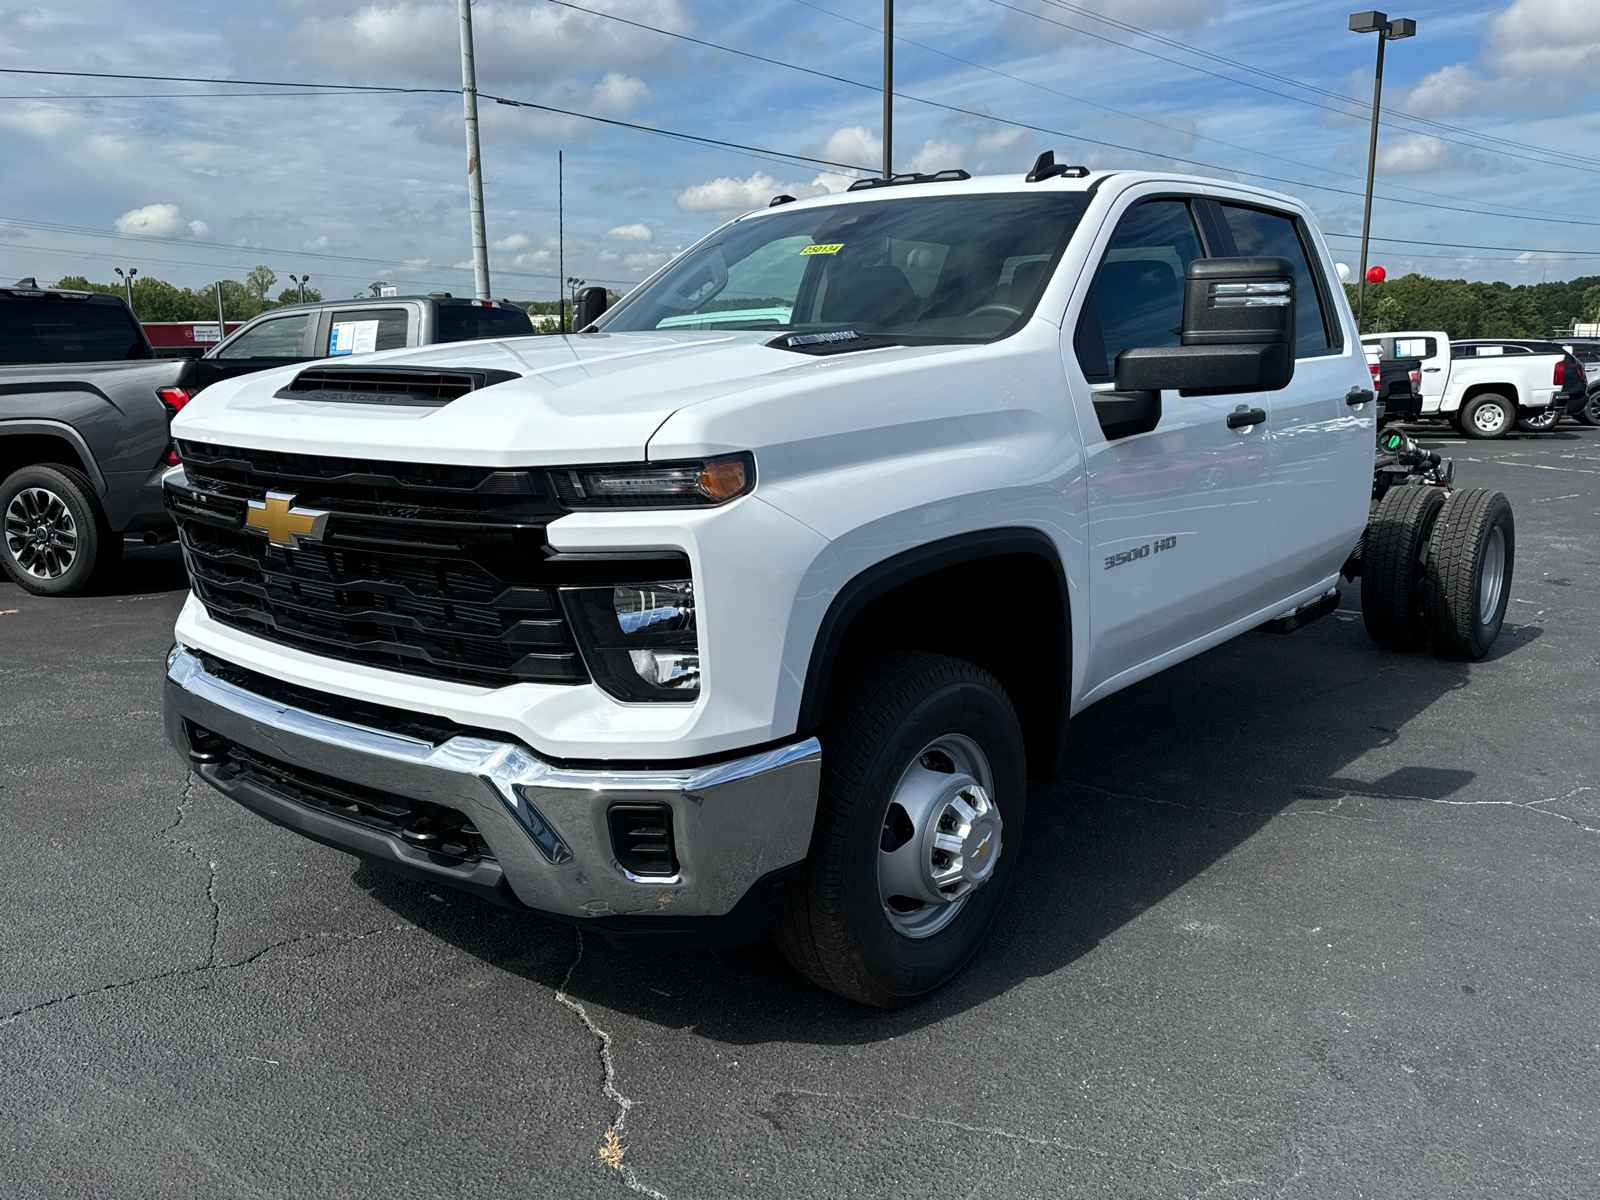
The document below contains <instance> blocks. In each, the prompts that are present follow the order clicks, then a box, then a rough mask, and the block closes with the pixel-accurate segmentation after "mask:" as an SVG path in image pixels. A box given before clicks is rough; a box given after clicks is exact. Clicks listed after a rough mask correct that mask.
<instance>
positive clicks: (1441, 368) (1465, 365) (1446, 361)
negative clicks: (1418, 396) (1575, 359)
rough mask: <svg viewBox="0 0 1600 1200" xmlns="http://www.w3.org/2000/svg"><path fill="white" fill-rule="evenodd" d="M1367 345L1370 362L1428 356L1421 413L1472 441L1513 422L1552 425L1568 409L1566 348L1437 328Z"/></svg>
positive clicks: (1372, 339) (1369, 339) (1371, 337)
mask: <svg viewBox="0 0 1600 1200" xmlns="http://www.w3.org/2000/svg"><path fill="white" fill-rule="evenodd" d="M1362 344H1363V345H1364V346H1365V347H1366V352H1367V359H1368V361H1369V362H1377V361H1379V360H1380V359H1393V358H1415V359H1419V360H1421V363H1422V366H1421V374H1422V388H1421V391H1422V411H1421V414H1420V418H1421V419H1422V420H1427V419H1429V418H1435V419H1440V420H1445V421H1448V422H1449V423H1450V424H1451V426H1453V427H1454V428H1455V429H1456V430H1457V431H1458V432H1460V433H1463V434H1465V435H1466V436H1467V437H1470V438H1500V437H1504V436H1505V435H1506V434H1507V433H1509V432H1510V431H1511V429H1512V428H1513V427H1514V426H1515V427H1518V428H1521V429H1524V430H1528V431H1539V430H1544V429H1549V428H1551V427H1552V426H1554V425H1555V423H1556V422H1557V421H1559V420H1560V419H1561V414H1562V412H1563V411H1564V410H1565V407H1566V403H1567V398H1566V387H1565V381H1564V376H1565V373H1566V355H1565V354H1564V353H1563V352H1562V350H1561V347H1559V346H1554V345H1552V346H1551V347H1550V348H1549V350H1548V351H1541V350H1540V349H1539V348H1537V347H1535V346H1530V345H1519V344H1517V343H1515V342H1508V341H1499V340H1490V339H1484V340H1470V339H1468V340H1458V341H1455V342H1452V341H1451V340H1450V337H1449V335H1448V334H1446V333H1444V332H1442V331H1438V330H1425V331H1422V332H1414V331H1413V332H1408V333H1386V334H1383V335H1381V336H1378V335H1375V334H1368V335H1367V336H1366V337H1364V338H1362ZM1413 419H1416V418H1413V417H1407V420H1413Z"/></svg>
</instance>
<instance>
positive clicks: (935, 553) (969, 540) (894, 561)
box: [798, 525, 1072, 758]
mask: <svg viewBox="0 0 1600 1200" xmlns="http://www.w3.org/2000/svg"><path fill="white" fill-rule="evenodd" d="M999 555H1026V556H1030V557H1033V558H1038V559H1042V560H1044V562H1045V563H1046V564H1048V566H1049V568H1050V570H1051V572H1052V573H1053V575H1054V577H1055V580H1056V587H1057V595H1058V599H1059V601H1060V604H1061V616H1062V629H1061V646H1062V661H1061V663H1060V664H1059V669H1060V672H1061V695H1060V697H1059V701H1058V702H1059V705H1060V708H1059V721H1058V722H1057V725H1058V726H1065V724H1066V721H1067V717H1068V715H1069V714H1070V713H1071V711H1072V602H1071V592H1070V590H1069V589H1068V586H1067V572H1066V567H1065V566H1064V565H1063V563H1062V561H1061V553H1060V551H1059V550H1058V549H1057V548H1056V544H1055V542H1054V541H1053V540H1052V539H1051V538H1050V536H1049V535H1048V534H1046V533H1045V532H1044V531H1043V530H1040V529H1035V528H1032V527H1031V526H1025V525H1009V526H1001V527H999V528H995V529H981V530H975V531H973V532H971V533H962V534H957V535H955V536H954V537H948V538H942V539H940V540H939V541H936V542H928V543H926V544H925V545H921V546H915V547H913V548H912V549H910V550H905V551H902V552H901V553H899V554H895V555H891V556H890V557H889V558H886V559H882V560H881V561H879V562H876V563H873V564H872V565H871V566H869V567H867V568H865V569H864V570H862V571H859V572H858V573H856V574H855V575H853V576H852V577H851V578H850V580H849V581H848V582H847V583H846V584H845V585H844V586H843V587H842V588H840V589H839V592H838V594H837V595H835V596H834V598H833V600H832V602H831V603H830V604H829V605H828V611H827V613H826V614H824V616H823V618H822V623H821V624H820V625H819V626H818V628H817V634H816V638H815V640H814V641H813V642H812V646H811V659H810V662H809V663H808V664H807V667H806V677H805V685H804V688H803V690H802V692H801V696H800V713H799V722H798V727H799V728H800V729H802V730H807V729H815V728H817V726H819V725H820V724H821V723H822V710H823V703H824V701H825V700H826V698H827V692H828V683H829V680H830V678H831V677H832V675H833V669H834V664H835V658H836V656H837V654H838V651H839V647H840V645H841V643H842V642H843V641H844V635H845V631H846V630H848V629H849V627H850V623H851V621H852V620H854V619H855V617H856V616H857V615H858V614H859V613H860V612H861V610H862V609H864V608H865V607H866V606H867V605H868V604H870V603H871V602H872V601H874V600H876V599H877V598H878V597H880V596H882V595H883V594H884V593H886V592H889V591H891V590H893V589H894V588H897V587H899V586H900V585H901V584H904V583H909V582H911V581H912V580H914V579H916V578H918V577H920V576H922V575H926V574H928V573H929V572H931V571H938V570H942V569H944V568H946V567H953V566H959V565H960V564H962V563H964V562H972V561H975V560H977V559H981V558H994V557H996V556H999ZM1056 736H1057V738H1058V741H1057V754H1056V757H1057V758H1059V752H1060V745H1061V743H1062V742H1063V741H1064V739H1061V738H1060V735H1059V728H1058V729H1057V731H1056Z"/></svg>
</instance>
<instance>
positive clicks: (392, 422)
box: [173, 331, 948, 467]
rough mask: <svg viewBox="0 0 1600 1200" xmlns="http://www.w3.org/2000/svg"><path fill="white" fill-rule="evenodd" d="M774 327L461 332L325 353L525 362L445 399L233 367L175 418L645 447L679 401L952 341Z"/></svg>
mask: <svg viewBox="0 0 1600 1200" xmlns="http://www.w3.org/2000/svg"><path fill="white" fill-rule="evenodd" d="M772 337H773V334H772V333H771V332H770V331H763V332H726V331H670V332H669V331H656V332H647V333H609V334H608V333H594V334H574V335H564V336H551V335H545V336H539V337H525V338H512V339H507V340H504V341H476V342H452V343H449V344H446V345H441V346H428V347H417V348H411V349H406V350H392V351H386V352H382V353H378V354H364V355H362V356H361V357H360V358H359V359H351V358H337V359H328V360H324V361H325V362H326V363H327V364H328V365H333V364H337V365H341V366H346V367H360V366H365V365H373V366H377V365H380V364H381V365H383V366H412V365H415V366H419V367H420V366H427V367H446V368H448V367H455V368H470V367H477V368H489V369H497V370H504V371H514V372H516V373H517V374H518V375H520V376H521V378H519V379H513V380H510V381H508V382H505V383H499V384H495V385H493V386H491V387H487V388H483V389H481V390H479V391H475V392H471V393H469V394H468V395H466V396H463V397H462V398H461V399H459V400H455V401H452V402H451V403H449V404H447V405H445V406H443V407H441V408H410V407H395V406H389V405H382V404H336V403H326V402H318V401H306V400H295V399H287V398H282V397H279V396H277V395H276V394H275V393H276V392H277V391H278V390H279V389H280V388H282V387H284V386H285V385H286V384H287V383H288V382H289V381H290V380H291V379H293V378H294V376H295V375H296V374H298V373H299V372H300V371H302V370H304V369H305V367H306V366H309V365H310V364H309V363H308V364H303V365H301V366H295V367H285V368H282V369H278V370H272V371H263V372H261V373H259V374H255V375H246V376H242V377H239V378H235V379H229V380H223V381H221V382H219V383H215V384H213V385H211V386H210V387H208V388H206V389H205V391H203V392H202V393H201V394H200V395H199V396H198V397H196V398H195V400H194V401H193V402H191V403H190V404H189V405H188V407H187V408H185V409H184V410H183V412H182V413H181V414H180V415H179V416H178V418H177V420H176V421H175V422H174V423H173V433H174V435H175V436H177V437H180V438H185V439H191V440H195V441H205V442H214V443H219V444H222V445H239V446H248V447H252V448H255V449H261V450H285V451H294V452H299V453H302V454H303V453H308V452H310V453H316V452H317V451H318V450H319V449H323V450H325V452H327V453H337V454H349V453H351V452H352V450H353V449H355V448H357V447H359V448H360V449H359V452H360V453H361V454H363V455H370V456H371V457H373V458H387V459H391V460H397V461H401V462H453V463H461V464H463V465H477V466H493V467H512V466H552V465H558V464H563V463H585V462H616V461H629V460H634V461H637V460H640V459H643V458H644V457H645V447H646V444H647V443H648V442H649V440H650V436H651V435H652V434H653V433H654V432H655V431H656V430H657V429H659V428H660V427H661V424H662V422H664V421H665V420H666V419H667V418H668V417H669V416H671V415H672V414H673V413H674V412H676V411H677V410H678V409H680V408H683V407H685V406H687V405H691V404H695V403H699V402H701V401H704V400H711V399H715V398H717V397H719V396H724V395H727V394H728V393H730V392H734V391H739V390H741V389H747V388H754V387H759V386H762V385H764V384H770V383H773V382H777V381H779V380H781V379H783V378H784V377H786V376H789V377H794V381H795V382H797V383H802V382H803V381H804V380H805V377H806V376H808V375H818V374H822V375H827V376H830V377H831V376H834V374H835V372H837V371H839V370H840V369H845V370H848V369H849V366H848V364H849V363H850V361H851V360H866V359H871V360H874V361H875V362H882V361H883V359H884V358H885V357H886V356H894V357H899V356H901V355H905V354H913V355H920V354H926V353H927V352H928V351H929V350H930V349H948V348H947V347H938V348H934V347H890V348H886V349H881V350H872V351H866V352H864V353H861V352H858V353H854V354H843V355H837V356H829V357H811V356H808V355H803V354H796V353H794V352H792V351H788V350H774V349H772V348H770V347H768V346H767V345H765V343H766V342H768V341H770V340H771V339H772Z"/></svg>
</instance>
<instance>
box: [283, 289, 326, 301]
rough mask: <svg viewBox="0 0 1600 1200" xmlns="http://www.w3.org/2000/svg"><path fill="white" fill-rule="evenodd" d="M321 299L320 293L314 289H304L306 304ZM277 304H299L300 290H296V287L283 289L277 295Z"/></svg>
mask: <svg viewBox="0 0 1600 1200" xmlns="http://www.w3.org/2000/svg"><path fill="white" fill-rule="evenodd" d="M321 299H322V293H321V292H319V291H317V289H316V288H310V287H308V288H307V289H306V303H307V304H310V303H312V302H313V301H316V300H321ZM278 303H279V304H299V303H300V289H299V288H297V287H286V288H284V289H283V291H281V292H279V293H278Z"/></svg>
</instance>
